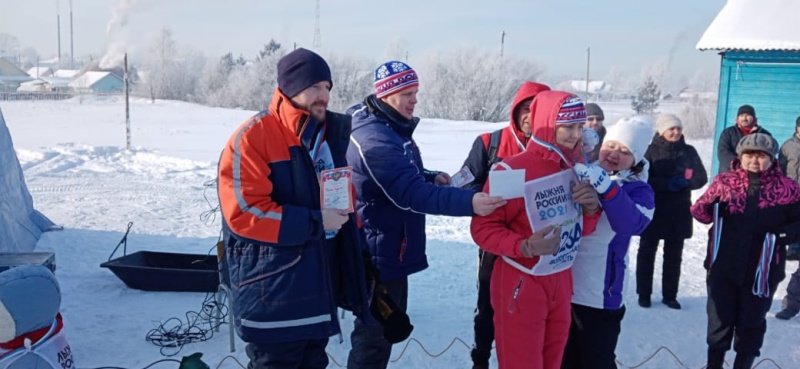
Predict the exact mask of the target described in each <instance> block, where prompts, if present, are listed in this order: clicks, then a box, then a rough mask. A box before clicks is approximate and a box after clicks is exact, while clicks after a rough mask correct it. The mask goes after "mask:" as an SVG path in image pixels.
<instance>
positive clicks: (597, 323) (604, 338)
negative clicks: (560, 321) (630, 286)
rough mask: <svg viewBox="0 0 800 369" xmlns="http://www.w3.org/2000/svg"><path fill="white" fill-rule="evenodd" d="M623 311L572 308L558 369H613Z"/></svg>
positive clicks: (614, 367) (573, 306)
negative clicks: (562, 359)
mask: <svg viewBox="0 0 800 369" xmlns="http://www.w3.org/2000/svg"><path fill="white" fill-rule="evenodd" d="M624 316H625V307H624V306H623V307H621V308H619V309H616V310H605V309H595V308H592V307H588V306H583V305H577V304H572V324H571V325H570V327H569V339H568V340H567V347H566V348H565V349H564V361H563V362H562V363H561V369H617V363H616V359H617V356H616V355H615V354H614V351H616V349H617V339H618V338H619V332H620V330H621V327H622V318H623V317H624Z"/></svg>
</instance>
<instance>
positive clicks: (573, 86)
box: [567, 79, 612, 99]
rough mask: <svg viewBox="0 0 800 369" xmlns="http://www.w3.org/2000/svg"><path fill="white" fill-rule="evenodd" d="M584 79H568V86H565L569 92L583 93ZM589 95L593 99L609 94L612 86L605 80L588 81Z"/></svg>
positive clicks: (584, 91) (584, 88)
mask: <svg viewBox="0 0 800 369" xmlns="http://www.w3.org/2000/svg"><path fill="white" fill-rule="evenodd" d="M586 88H587V86H586V80H585V79H581V80H571V81H569V87H568V88H567V89H568V90H569V91H570V92H574V93H578V94H585V93H586ZM588 88H589V90H588V91H589V96H592V97H594V98H595V99H601V98H603V96H605V95H610V94H611V92H612V87H611V85H610V84H608V83H606V82H605V81H589V86H588Z"/></svg>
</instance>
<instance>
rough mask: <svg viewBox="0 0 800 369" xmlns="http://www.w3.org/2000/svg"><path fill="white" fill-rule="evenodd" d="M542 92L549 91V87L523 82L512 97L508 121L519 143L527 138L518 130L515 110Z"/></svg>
mask: <svg viewBox="0 0 800 369" xmlns="http://www.w3.org/2000/svg"><path fill="white" fill-rule="evenodd" d="M542 91H550V87H549V86H547V85H544V84H541V83H536V82H530V81H525V82H523V83H522V86H520V87H519V90H518V91H517V94H516V95H514V100H513V102H512V103H511V119H510V120H509V122H510V124H509V126H511V129H512V130H513V131H514V134H515V135H516V136H517V138H518V139H519V142H525V140H526V139H527V137H525V133H523V132H522V131H521V130H520V129H519V122H517V117H516V116H515V115H516V112H517V109H518V108H519V107H520V106H521V104H522V102H523V101H525V100H528V99H532V98H534V97H536V95H538V94H539V93H540V92H542Z"/></svg>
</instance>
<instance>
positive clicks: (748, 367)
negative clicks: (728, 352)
mask: <svg viewBox="0 0 800 369" xmlns="http://www.w3.org/2000/svg"><path fill="white" fill-rule="evenodd" d="M755 361H756V357H755V356H753V355H742V354H736V360H735V361H734V362H733V369H752V368H753V362H755Z"/></svg>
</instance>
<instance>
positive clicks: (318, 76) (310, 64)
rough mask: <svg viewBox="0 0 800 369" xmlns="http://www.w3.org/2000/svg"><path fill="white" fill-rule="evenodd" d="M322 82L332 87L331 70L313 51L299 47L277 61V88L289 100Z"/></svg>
mask: <svg viewBox="0 0 800 369" xmlns="http://www.w3.org/2000/svg"><path fill="white" fill-rule="evenodd" d="M322 81H328V82H330V83H331V87H333V79H332V78H331V68H330V67H329V66H328V63H327V62H325V59H322V57H321V56H319V55H317V54H316V53H314V52H313V51H310V50H306V49H304V48H302V47H301V48H299V49H297V50H294V51H292V52H290V53H288V54H286V55H285V56H284V57H282V58H281V60H279V61H278V88H279V89H280V90H281V91H283V93H284V94H285V95H286V96H288V97H289V98H292V97H295V95H297V94H299V93H300V92H302V91H303V90H305V89H306V88H308V87H310V86H312V85H314V84H316V83H319V82H322Z"/></svg>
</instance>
